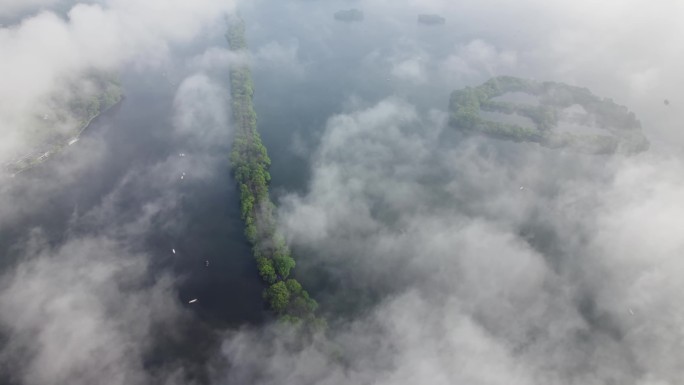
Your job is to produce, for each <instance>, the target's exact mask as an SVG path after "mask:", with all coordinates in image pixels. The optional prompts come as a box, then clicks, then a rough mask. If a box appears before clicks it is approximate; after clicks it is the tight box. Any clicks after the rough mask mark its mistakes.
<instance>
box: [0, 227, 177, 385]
mask: <svg viewBox="0 0 684 385" xmlns="http://www.w3.org/2000/svg"><path fill="white" fill-rule="evenodd" d="M36 237H37V238H38V239H36ZM36 237H34V238H33V239H32V240H31V242H32V243H41V240H40V239H39V238H40V237H39V236H36ZM36 251H37V253H36V254H34V255H32V256H31V259H30V260H28V261H26V262H24V263H22V264H21V265H19V266H18V267H17V268H16V269H15V270H14V271H10V272H6V273H5V274H4V276H3V278H2V280H1V281H0V282H2V287H3V290H2V292H1V294H0V308H2V310H3V311H2V315H1V316H0V324H1V325H2V328H3V332H5V333H8V334H9V336H10V337H9V339H8V343H7V344H6V345H5V347H4V349H3V351H2V358H3V361H4V362H5V363H8V362H11V363H12V368H13V369H12V372H11V374H12V375H13V376H16V379H18V380H21V381H24V382H26V383H32V384H67V383H71V384H92V383H98V382H101V381H102V380H103V379H104V378H106V379H107V380H106V381H107V383H109V384H142V383H147V382H148V381H149V380H150V377H149V375H148V374H146V373H145V370H144V368H143V366H142V363H143V361H144V357H145V355H146V354H147V353H148V349H150V348H151V343H152V338H151V336H152V334H153V330H155V329H159V328H168V327H169V326H170V325H173V324H174V323H176V322H179V319H180V317H181V316H182V313H181V312H180V309H179V307H178V305H177V303H176V301H174V300H173V296H172V295H171V294H172V291H173V289H172V281H171V280H170V279H169V277H161V278H159V279H157V280H156V281H155V282H153V283H151V284H149V283H147V282H146V281H147V280H148V278H147V275H148V274H149V272H148V266H147V262H146V260H147V259H146V258H145V257H144V256H142V255H136V254H135V253H130V251H128V250H126V247H125V246H124V245H121V244H117V243H116V242H113V241H111V240H108V239H106V238H100V237H96V238H85V239H79V240H74V241H71V242H67V243H66V244H64V245H63V246H61V247H60V248H58V249H50V248H49V247H45V245H40V246H39V247H38V249H37V250H36Z"/></svg>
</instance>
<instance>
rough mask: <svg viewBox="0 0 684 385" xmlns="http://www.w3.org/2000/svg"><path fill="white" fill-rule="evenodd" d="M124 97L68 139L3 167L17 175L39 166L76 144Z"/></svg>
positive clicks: (121, 98) (121, 99) (103, 110)
mask: <svg viewBox="0 0 684 385" xmlns="http://www.w3.org/2000/svg"><path fill="white" fill-rule="evenodd" d="M124 98H125V97H124V96H123V95H121V96H120V97H119V98H118V100H117V101H116V102H114V103H113V104H112V105H110V106H107V107H105V108H104V109H102V110H101V111H99V112H98V113H96V114H95V115H93V116H91V117H90V118H89V119H88V120H87V121H86V122H85V123H83V124H82V125H81V128H79V129H78V130H76V134H75V135H73V136H70V137H69V138H67V139H63V140H60V141H59V142H56V143H52V144H48V145H46V146H45V147H43V148H42V149H40V150H34V151H32V152H30V153H29V154H26V155H23V156H21V157H19V158H18V159H15V160H12V161H10V162H7V163H5V164H4V165H3V169H4V170H5V171H6V172H7V173H8V174H10V175H12V176H15V175H17V174H20V173H22V172H24V171H26V170H28V169H31V168H33V167H35V166H38V165H39V164H41V163H43V162H45V161H46V160H48V159H49V158H50V157H51V156H53V155H56V154H59V153H60V152H62V150H64V148H66V147H69V146H71V145H73V144H75V143H76V142H77V141H78V140H79V139H80V137H81V135H82V134H83V132H85V130H87V129H88V128H89V127H90V125H91V124H92V123H93V121H94V120H95V119H97V118H98V117H100V116H101V115H102V114H104V113H105V112H107V111H109V110H111V109H112V108H114V107H116V106H118V105H120V104H121V102H122V101H123V100H124Z"/></svg>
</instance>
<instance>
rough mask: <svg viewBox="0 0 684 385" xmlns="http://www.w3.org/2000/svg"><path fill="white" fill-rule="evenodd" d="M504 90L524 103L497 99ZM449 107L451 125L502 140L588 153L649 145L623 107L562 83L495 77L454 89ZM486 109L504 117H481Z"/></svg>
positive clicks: (625, 150) (637, 149)
mask: <svg viewBox="0 0 684 385" xmlns="http://www.w3.org/2000/svg"><path fill="white" fill-rule="evenodd" d="M509 94H510V95H514V98H515V97H518V98H522V99H525V98H527V99H528V103H520V102H519V101H517V100H514V101H505V100H497V99H498V98H500V97H504V96H506V95H509ZM530 99H531V100H530ZM449 111H450V119H449V123H450V125H451V126H452V127H455V128H457V129H459V130H462V131H466V132H479V133H483V134H486V135H489V136H492V137H496V138H501V139H507V140H513V141H518V142H535V143H539V144H540V145H543V146H546V147H552V148H558V147H571V148H575V149H578V150H580V151H582V152H588V153H593V154H611V153H626V154H632V153H638V152H642V151H645V150H647V149H648V148H649V142H648V140H647V139H646V137H645V136H644V135H643V134H642V132H641V123H640V122H639V120H637V118H636V116H635V115H634V113H633V112H631V111H629V110H628V109H627V107H625V106H621V105H618V104H616V103H615V102H614V101H613V100H611V99H602V98H599V97H598V96H596V95H594V94H592V93H591V92H590V91H589V90H588V89H586V88H581V87H575V86H570V85H567V84H563V83H556V82H537V81H533V80H526V79H521V78H516V77H512V76H499V77H495V78H492V79H490V80H488V81H486V82H485V83H483V84H481V85H480V86H478V87H467V88H465V89H462V90H458V91H454V92H453V93H452V94H451V99H450V105H449ZM488 113H489V114H490V115H493V116H497V117H504V118H503V119H500V120H503V121H494V120H492V119H486V118H485V117H483V115H485V114H488ZM513 118H522V119H518V120H527V121H528V122H529V123H528V124H522V123H519V122H513V120H515V119H513Z"/></svg>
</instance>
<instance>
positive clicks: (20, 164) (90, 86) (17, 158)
mask: <svg viewBox="0 0 684 385" xmlns="http://www.w3.org/2000/svg"><path fill="white" fill-rule="evenodd" d="M79 84H80V85H81V86H80V87H75V86H74V88H73V89H72V90H71V96H70V97H68V98H66V99H65V100H63V99H62V98H61V97H60V98H57V97H56V98H54V99H57V100H54V101H53V102H52V103H50V104H51V105H52V108H50V109H49V111H45V112H42V113H40V114H37V115H36V116H35V117H34V119H33V122H34V123H33V124H32V126H31V127H29V128H28V129H26V130H25V131H24V135H25V136H26V141H27V142H28V143H27V144H28V146H29V147H30V150H29V151H24V152H23V153H20V154H15V155H14V156H13V157H12V159H11V160H10V161H7V162H6V163H5V164H4V165H3V168H4V170H5V171H6V172H8V173H10V174H11V175H16V174H18V173H20V172H22V171H25V170H27V169H29V168H31V167H34V166H36V165H38V164H40V163H42V162H44V161H46V160H47V159H48V158H49V157H50V156H53V155H55V154H57V153H59V152H60V151H62V150H63V149H64V148H65V147H67V146H70V145H72V144H74V143H76V142H77V141H78V139H79V137H80V135H81V134H82V133H83V131H85V130H86V129H87V128H88V126H89V125H90V123H91V122H92V121H93V120H94V119H95V118H96V117H98V116H99V115H100V114H101V113H103V112H104V111H106V110H108V109H109V108H111V107H112V106H114V105H116V104H117V103H119V102H120V101H121V99H122V98H123V93H122V91H121V85H120V83H119V80H118V79H117V77H116V76H115V75H113V74H111V73H92V74H89V75H87V76H86V77H85V78H84V79H82V80H81V81H80V82H79ZM84 85H85V86H84Z"/></svg>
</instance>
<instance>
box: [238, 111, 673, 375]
mask: <svg viewBox="0 0 684 385" xmlns="http://www.w3.org/2000/svg"><path fill="white" fill-rule="evenodd" d="M437 121H439V120H437ZM434 122H435V120H433V119H431V118H430V117H428V116H423V115H421V114H420V113H418V112H417V111H416V110H415V109H414V108H412V106H410V105H407V104H406V103H405V102H402V101H399V100H392V99H390V100H385V101H382V102H380V103H378V104H377V105H375V106H373V107H370V108H366V109H361V110H358V111H354V112H352V113H349V114H344V115H339V116H335V117H333V118H331V119H330V120H329V121H328V124H327V126H326V130H325V134H324V135H323V138H322V142H321V145H320V148H319V150H318V151H317V153H316V155H315V156H314V158H313V162H312V180H311V182H310V184H309V187H308V190H307V192H306V193H304V194H292V195H289V196H287V197H285V198H284V199H283V200H282V202H283V204H282V207H281V210H280V216H281V218H282V225H283V228H284V229H285V232H286V233H287V234H288V235H289V237H290V239H291V241H292V242H293V244H294V245H295V250H306V253H305V255H315V256H316V257H315V259H310V257H308V258H307V257H304V258H303V259H301V258H300V261H302V262H301V263H300V266H299V268H300V269H304V270H303V271H304V273H303V274H304V277H306V276H307V275H313V276H315V275H317V274H323V275H324V276H326V277H327V280H328V284H327V285H328V287H330V290H329V291H327V290H326V289H323V290H322V292H321V293H320V296H321V298H322V300H323V301H324V303H325V304H326V305H327V306H331V307H332V310H331V311H333V312H335V311H341V310H342V309H345V308H346V309H347V311H348V310H349V308H352V309H355V310H354V311H352V313H351V314H356V316H353V317H352V318H351V320H350V321H349V323H345V322H342V323H341V324H336V326H337V327H336V328H333V330H332V332H331V335H332V341H333V342H331V343H332V344H333V345H335V344H337V345H338V346H342V348H340V349H341V351H342V352H350V353H349V354H350V357H344V359H348V360H350V361H344V359H343V360H342V362H345V364H341V363H339V362H338V361H337V360H336V359H334V358H333V357H335V355H334V354H331V353H330V352H329V351H327V350H326V349H321V348H320V346H318V345H316V344H314V345H311V346H307V347H305V348H302V349H301V350H297V351H296V354H293V352H292V351H282V348H279V347H278V345H275V346H273V345H271V343H270V342H267V341H264V340H261V339H260V338H261V337H254V336H252V337H244V336H239V337H234V338H232V339H229V340H228V341H227V342H226V344H227V348H226V351H227V354H228V356H229V358H230V359H232V360H235V361H236V362H237V363H241V364H242V363H244V364H245V368H249V365H248V364H247V363H245V362H244V361H243V360H245V359H246V356H245V355H244V354H242V353H240V352H243V350H242V349H246V346H247V345H244V346H243V344H249V346H252V345H256V346H258V348H256V349H257V351H259V350H258V349H266V351H267V352H270V353H267V354H270V356H269V359H268V360H266V362H265V365H266V371H265V373H266V374H264V377H257V378H258V380H255V382H254V383H268V382H269V381H270V380H271V379H273V378H279V379H284V381H285V383H297V382H311V383H338V384H339V383H359V382H373V383H394V384H396V383H399V384H401V383H415V382H433V383H434V382H436V383H453V382H454V381H457V382H458V381H468V382H478V383H499V382H501V381H507V382H512V383H520V384H534V383H559V384H560V383H603V382H606V381H618V382H624V381H634V383H643V384H646V383H655V382H658V381H660V383H676V381H677V379H678V378H679V377H680V376H681V372H680V370H679V369H678V368H677V366H676V363H675V361H676V358H674V357H673V356H672V355H671V354H670V353H669V352H671V351H672V349H674V347H673V346H674V345H673V344H676V343H677V342H676V341H678V340H679V333H678V332H677V331H676V326H675V325H676V323H677V322H678V321H677V320H678V317H677V316H676V315H675V314H676V309H677V308H678V307H679V306H681V304H680V303H679V302H680V301H679V300H678V299H677V298H678V295H677V294H676V293H677V292H679V291H680V289H681V288H680V286H681V285H680V284H679V283H678V282H679V279H678V277H679V275H680V274H681V269H682V267H683V265H682V264H681V263H679V262H677V261H678V260H679V258H678V257H677V255H678V253H680V251H681V250H682V247H683V246H684V244H683V243H682V241H681V239H680V237H678V236H677V235H676V234H677V232H676V230H674V229H676V228H679V227H681V223H680V222H681V219H680V217H681V215H678V214H677V210H678V209H677V208H678V207H679V205H677V203H676V197H677V196H680V194H681V193H682V192H681V191H680V190H681V189H682V183H683V182H684V180H683V179H682V177H681V175H684V174H682V173H681V171H682V166H684V164H682V162H681V161H680V160H676V159H672V158H666V157H660V156H657V155H644V156H641V157H636V158H631V159H629V158H621V157H614V158H612V159H609V160H607V162H606V163H604V165H603V166H602V167H597V165H596V159H597V158H596V157H592V156H585V155H580V154H574V153H572V152H564V151H559V150H548V149H543V148H540V147H537V146H536V145H526V144H510V143H506V142H497V141H487V140H483V139H482V138H477V137H474V138H458V139H455V140H446V138H448V137H449V136H445V130H450V129H449V128H448V127H444V126H442V125H439V124H437V125H435V123H434ZM558 170H564V171H563V172H562V174H560V175H559V173H558ZM520 185H523V186H524V187H525V188H524V189H523V190H520V189H519V188H518V186H520ZM300 271H302V270H300ZM352 298H353V300H352ZM369 298H370V300H369ZM372 298H375V299H372ZM244 338H248V339H247V340H244ZM249 338H256V340H254V339H251V340H250V339H249ZM246 341H248V342H246ZM369 341H376V342H377V343H371V342H369ZM647 341H648V342H647ZM263 345H266V346H269V347H268V348H266V347H262V346H263ZM354 352H356V353H354ZM248 356H249V355H247V357H248ZM321 361H322V362H321ZM260 362H262V363H263V362H264V360H263V358H262V359H261V361H260ZM306 362H312V364H311V365H307V364H306ZM246 370H247V369H246ZM237 372H238V373H240V371H239V370H238V371H237Z"/></svg>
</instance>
